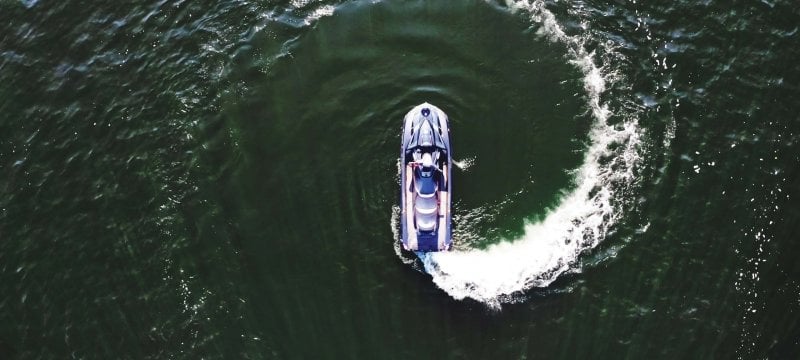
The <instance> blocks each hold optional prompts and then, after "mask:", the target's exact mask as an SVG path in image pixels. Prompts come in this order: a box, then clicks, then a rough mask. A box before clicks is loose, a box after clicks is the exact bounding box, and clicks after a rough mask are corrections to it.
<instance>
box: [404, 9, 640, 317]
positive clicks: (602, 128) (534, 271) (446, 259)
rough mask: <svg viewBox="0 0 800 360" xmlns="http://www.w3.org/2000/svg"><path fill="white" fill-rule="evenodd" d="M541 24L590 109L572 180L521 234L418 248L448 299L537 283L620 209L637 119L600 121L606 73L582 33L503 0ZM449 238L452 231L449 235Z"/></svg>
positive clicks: (500, 298) (491, 299) (570, 260)
mask: <svg viewBox="0 0 800 360" xmlns="http://www.w3.org/2000/svg"><path fill="white" fill-rule="evenodd" d="M507 4H508V5H509V7H510V8H511V9H513V10H520V9H521V10H525V11H526V12H527V13H529V14H530V15H531V17H532V20H533V21H536V22H537V23H539V24H541V28H540V30H539V33H540V35H544V36H546V37H547V38H548V39H549V40H551V41H558V42H561V43H563V44H565V45H567V47H568V49H569V52H570V53H569V57H570V58H572V59H573V60H571V62H572V63H573V64H574V65H576V66H577V67H578V68H579V69H580V70H581V71H582V72H583V75H584V88H585V90H586V92H587V94H588V100H589V106H590V109H591V112H592V115H593V116H594V117H595V120H596V121H595V125H594V126H593V128H592V130H591V134H590V139H591V144H590V146H589V148H588V149H587V150H586V153H585V156H584V162H583V164H582V165H581V166H580V167H579V168H578V169H577V170H576V172H575V185H576V186H575V188H574V189H573V190H572V191H571V192H569V193H567V194H565V195H564V196H563V197H562V199H561V201H560V202H559V204H558V205H557V206H556V207H555V208H553V209H551V210H550V211H549V212H548V214H547V215H546V216H545V217H544V218H543V219H542V220H540V221H537V222H531V223H528V224H526V225H525V228H524V233H523V235H522V236H521V237H520V238H518V239H513V240H511V241H502V242H500V243H497V244H495V245H492V246H490V247H488V248H486V249H483V250H477V249H473V250H455V251H451V252H438V253H420V254H418V256H419V257H420V259H421V260H422V262H423V264H424V267H425V271H426V272H428V273H429V274H431V275H432V277H433V281H434V283H435V284H436V285H437V286H439V287H440V288H442V289H443V290H445V291H446V292H447V293H448V294H450V295H451V296H453V297H454V298H456V299H464V298H472V299H475V300H478V301H481V302H484V303H486V304H489V305H491V306H499V305H500V303H501V302H505V301H509V300H511V299H513V297H514V296H515V295H516V294H520V293H522V292H524V291H525V290H528V289H531V288H533V287H544V286H547V285H549V284H551V283H552V282H553V281H555V280H556V279H557V278H558V276H559V275H561V274H563V273H564V272H566V271H578V270H580V269H579V268H576V267H575V264H576V263H577V261H578V258H579V255H580V254H581V253H583V252H585V251H586V250H588V249H591V248H594V247H595V246H597V244H599V243H600V241H602V240H603V238H604V237H605V235H606V233H607V231H608V229H609V228H610V227H611V226H612V225H613V224H614V222H615V221H616V220H617V219H618V217H619V216H620V213H619V211H618V210H616V209H615V207H614V201H613V200H614V199H615V196H618V195H619V194H616V193H615V191H618V190H617V189H620V187H619V186H617V185H621V184H623V185H624V184H630V183H632V182H633V181H634V172H633V168H634V164H635V163H637V162H638V160H639V154H638V144H639V132H640V129H639V126H638V124H637V121H636V119H635V118H634V117H632V116H631V117H630V118H629V119H624V121H623V122H622V123H621V124H618V125H616V126H614V125H610V124H608V123H607V120H608V119H609V116H610V115H611V112H610V110H609V109H608V107H607V106H606V105H605V104H602V103H601V101H600V95H601V94H602V93H603V91H605V89H606V81H609V80H613V79H614V76H615V75H614V74H613V73H610V72H608V71H604V69H603V68H602V67H598V66H596V65H595V63H594V54H592V53H588V52H587V51H586V50H585V48H584V47H583V40H582V39H580V38H573V37H569V36H568V35H566V34H565V33H564V31H563V30H562V29H561V27H560V26H559V24H558V22H557V21H556V20H555V17H554V16H553V14H552V13H550V12H549V11H547V10H546V9H545V8H544V3H543V2H541V1H533V2H525V1H515V2H507ZM456 240H457V239H456Z"/></svg>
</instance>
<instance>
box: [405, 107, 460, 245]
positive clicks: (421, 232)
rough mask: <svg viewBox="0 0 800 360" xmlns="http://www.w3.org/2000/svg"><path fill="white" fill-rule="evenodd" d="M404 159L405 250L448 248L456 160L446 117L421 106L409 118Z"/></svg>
mask: <svg viewBox="0 0 800 360" xmlns="http://www.w3.org/2000/svg"><path fill="white" fill-rule="evenodd" d="M400 159H401V171H400V172H401V176H400V181H401V182H400V184H401V185H400V186H401V189H400V198H401V200H400V201H401V204H400V207H401V220H400V226H401V237H402V238H401V241H402V244H403V248H405V249H406V250H409V251H423V252H428V251H444V250H448V249H450V247H451V245H452V216H451V212H450V209H451V208H450V205H451V194H452V181H451V171H452V170H451V169H452V162H453V161H452V154H451V147H450V128H449V124H448V118H447V115H446V114H445V113H444V112H443V111H442V110H441V109H439V108H438V107H436V106H434V105H431V104H428V103H423V104H420V105H417V106H415V107H414V108H413V109H411V111H409V112H408V113H407V114H406V116H405V117H404V119H403V141H402V145H401V147H400ZM426 165H428V166H426Z"/></svg>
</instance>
